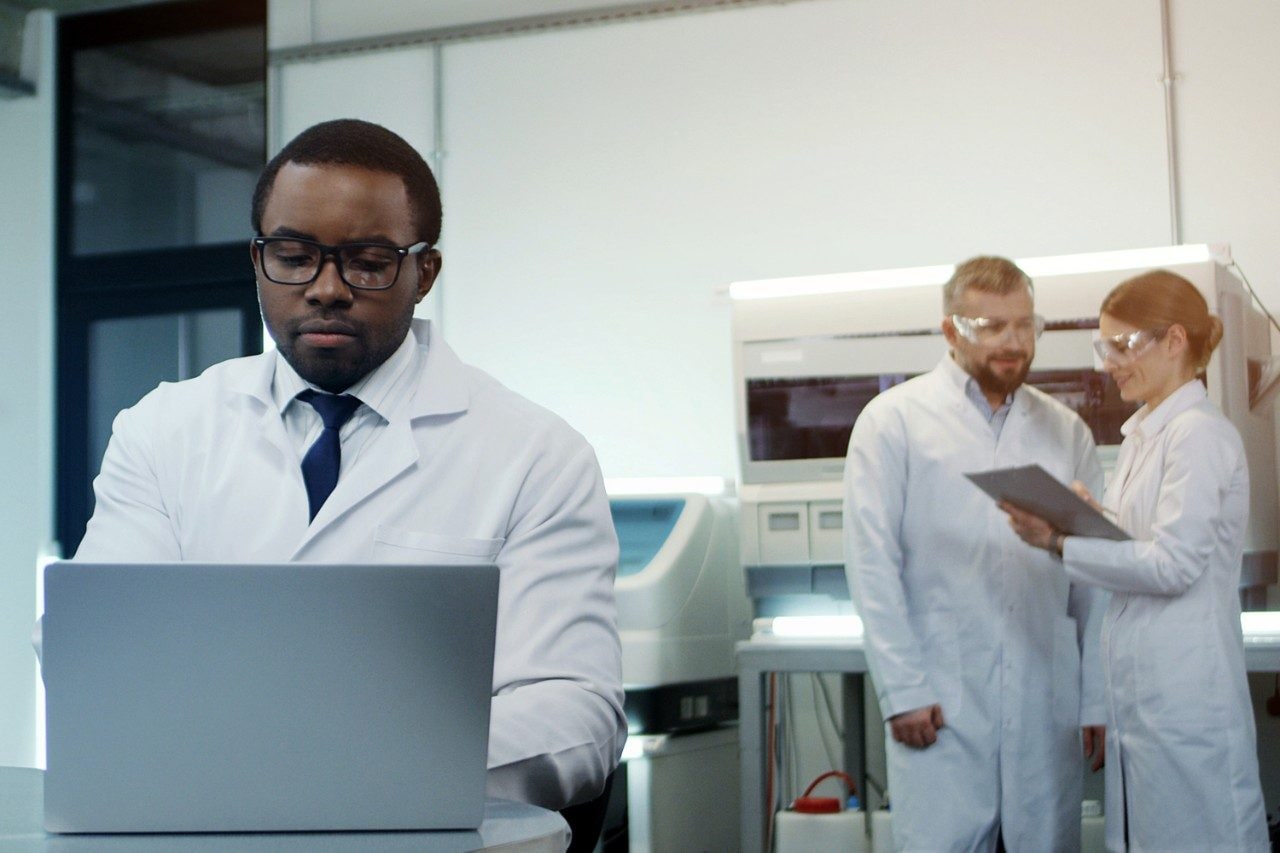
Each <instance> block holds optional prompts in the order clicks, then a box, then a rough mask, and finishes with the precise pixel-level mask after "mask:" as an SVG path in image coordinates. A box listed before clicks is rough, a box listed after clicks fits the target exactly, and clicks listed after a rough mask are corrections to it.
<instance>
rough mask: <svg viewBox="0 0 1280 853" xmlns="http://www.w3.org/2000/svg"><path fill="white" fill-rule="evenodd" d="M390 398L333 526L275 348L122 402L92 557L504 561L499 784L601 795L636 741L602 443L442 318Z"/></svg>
mask: <svg viewBox="0 0 1280 853" xmlns="http://www.w3.org/2000/svg"><path fill="white" fill-rule="evenodd" d="M411 334H413V335H415V336H416V338H417V340H418V342H419V345H420V346H421V347H425V348H426V352H425V361H424V366H423V369H422V374H421V376H420V378H419V379H418V381H417V383H416V386H415V387H416V390H415V392H414V393H413V394H408V395H405V398H404V399H401V400H397V401H394V402H392V403H391V404H389V405H390V408H391V414H389V415H388V419H389V421H390V422H389V423H388V424H385V425H383V426H381V427H378V428H376V429H377V431H376V432H375V433H374V434H372V435H370V437H369V438H368V439H367V441H366V444H365V445H364V447H363V448H362V449H361V451H360V454H359V455H358V456H357V457H356V458H355V460H354V461H353V462H352V464H351V467H350V468H349V469H344V471H343V474H342V478H341V479H340V480H339V482H338V484H337V487H336V488H335V490H334V491H333V493H332V495H331V496H330V497H329V499H328V501H327V502H326V503H325V504H324V506H323V507H322V508H321V510H320V512H319V514H318V515H317V516H316V518H315V521H314V522H313V523H311V524H308V521H307V516H308V512H307V496H306V492H305V490H304V487H303V481H302V474H301V470H300V468H299V464H300V459H299V454H298V450H297V449H296V448H295V447H294V446H293V445H291V444H290V442H289V439H288V437H287V436H286V433H285V429H284V425H283V422H282V419H281V417H280V412H279V410H278V409H277V408H276V407H275V406H274V405H273V403H272V398H271V380H272V375H273V365H274V360H275V355H274V354H268V355H263V356H253V357H249V358H242V359H236V360H233V361H228V362H224V363H222V364H218V365H215V366H214V367H212V368H210V369H209V370H208V371H206V372H205V373H204V374H203V375H201V376H200V377H198V378H196V379H193V380H190V381H187V382H179V383H176V384H170V383H165V384H162V385H161V386H160V387H158V388H157V389H156V390H154V391H152V392H151V393H150V394H148V395H147V396H146V397H144V398H143V399H142V400H141V401H140V402H139V403H138V404H137V405H136V406H134V407H133V408H131V409H128V410H126V411H124V412H121V413H120V415H119V416H118V417H117V418H116V420H115V424H114V427H113V433H112V437H111V442H110V445H109V446H108V448H107V452H106V455H105V458H104V459H103V463H102V471H101V473H100V475H99V476H98V478H97V479H96V480H95V482H94V492H95V494H96V497H97V507H96V509H95V511H94V516H93V519H92V520H91V521H90V522H89V526H88V530H87V531H86V533H85V537H84V540H83V541H82V542H81V544H80V548H79V550H78V551H77V553H76V559H77V560H83V561H94V562H113V561H178V560H203V561H217V562H285V561H298V562H316V563H333V562H355V563H362V562H368V563H455V564H456V563H464V564H465V563H477V564H482V563H496V564H497V565H498V567H499V568H500V570H501V581H500V592H499V603H498V630H497V646H496V652H495V662H494V674H493V693H494V699H493V708H492V722H491V726H490V742H489V768H490V770H489V786H488V787H489V794H490V795H491V796H499V797H506V798H509V799H516V800H522V801H526V802H531V803H535V804H538V805H543V806H547V807H550V808H561V807H563V806H565V805H566V804H568V803H571V802H578V801H582V800H584V799H587V798H590V797H591V796H594V795H595V794H596V793H598V791H599V790H600V788H601V786H602V785H603V783H604V779H605V776H606V775H607V774H608V773H609V772H610V771H611V770H612V769H613V768H614V767H615V766H616V764H617V760H618V757H619V755H620V754H621V750H622V745H623V743H624V741H625V739H626V721H625V718H624V716H623V713H622V687H621V648H620V645H619V641H618V634H617V629H616V619H615V609H614V599H613V581H614V573H615V571H616V566H617V560H618V544H617V538H616V536H615V534H614V529H613V523H612V519H611V517H610V513H609V505H608V500H607V498H606V496H605V493H604V485H603V482H602V479H601V476H600V470H599V466H598V465H597V463H596V458H595V454H594V453H593V451H592V449H591V447H590V446H589V445H588V444H587V442H586V441H585V439H583V437H582V436H581V435H579V434H578V433H576V432H574V431H573V430H572V429H571V428H570V427H569V426H568V425H567V424H565V423H564V422H563V421H562V420H560V419H559V418H557V417H556V416H555V415H553V414H551V413H550V412H547V411H546V410H544V409H542V408H540V407H538V406H535V405H534V404H532V403H530V402H528V401H527V400H525V399H523V398H521V397H519V396H518V395H516V394H514V393H512V392H511V391H509V390H507V389H506V388H504V387H503V386H502V385H500V384H498V383H497V382H496V381H494V380H493V379H492V378H491V377H489V376H488V375H486V374H484V373H483V372H481V371H479V370H477V369H475V368H472V367H469V366H467V365H464V364H463V363H462V362H461V361H459V360H458V357H457V356H456V355H454V353H453V351H452V350H451V349H449V347H448V346H447V345H446V344H445V343H444V341H443V340H442V339H441V338H440V336H439V335H438V334H436V333H435V332H434V330H433V329H432V328H431V326H430V324H429V323H428V322H426V321H414V324H413V331H412V332H411Z"/></svg>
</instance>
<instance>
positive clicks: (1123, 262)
mask: <svg viewBox="0 0 1280 853" xmlns="http://www.w3.org/2000/svg"><path fill="white" fill-rule="evenodd" d="M1214 259H1216V260H1218V261H1221V262H1222V263H1224V264H1225V263H1230V262H1231V252H1230V249H1229V248H1227V247H1226V246H1216V245H1215V246H1210V245H1207V244H1203V243H1198V244H1193V245H1187V246H1161V247H1156V248H1152V249H1125V250H1121V251H1114V252H1088V253H1084V254H1078V255H1051V256H1048V257H1043V258H1023V259H1021V260H1018V261H1015V263H1017V265H1018V266H1019V267H1021V268H1022V269H1023V271H1025V272H1026V274H1027V275H1029V276H1031V277H1032V278H1038V277H1040V276H1048V275H1071V274H1075V273H1088V272H1111V271H1113V270H1128V269H1148V268H1153V267H1166V266H1177V265H1179V264H1193V263H1197V262H1201V261H1208V260H1214ZM954 271H955V266H954V265H951V264H945V265H942V266H931V267H907V268H903V269H892V270H874V271H871V272H853V273H834V274H831V275H810V276H798V277H794V278H770V279H761V280H759V281H737V282H734V283H733V284H731V285H729V298H730V299H774V298H777V297H785V296H821V295H825V294H829V293H851V292H854V291H863V290H885V289H888V288H891V287H917V286H924V285H940V284H943V283H945V282H946V280H947V279H949V278H950V277H951V274H952V272H954Z"/></svg>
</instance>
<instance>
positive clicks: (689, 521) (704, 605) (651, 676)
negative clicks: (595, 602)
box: [604, 491, 750, 853]
mask: <svg viewBox="0 0 1280 853" xmlns="http://www.w3.org/2000/svg"><path fill="white" fill-rule="evenodd" d="M609 504H610V509H611V511H612V513H613V521H614V527H615V528H616V530H617V532H618V544H619V549H620V559H619V566H618V579H617V582H616V583H615V585H614V595H615V597H616V599H617V604H618V633H619V635H620V637H621V640H622V680H623V686H624V687H625V689H626V705H625V707H626V714H627V723H628V729H629V732H630V735H629V737H628V741H627V747H626V750H625V751H624V753H623V766H622V768H620V770H619V772H618V774H617V775H616V776H615V777H614V796H613V799H614V803H613V805H612V808H611V810H610V811H611V814H610V816H609V817H607V818H606V824H605V833H604V837H605V839H606V843H605V844H604V849H605V850H606V851H608V850H610V849H614V848H611V846H610V843H609V840H610V838H612V837H614V836H616V835H617V834H618V833H619V831H620V830H619V827H618V825H619V824H620V823H624V824H625V826H626V836H627V839H628V843H627V844H626V848H627V849H629V850H631V851H633V853H634V851H648V850H653V851H660V850H681V849H688V850H707V851H720V850H723V851H732V850H735V849H737V846H738V808H737V778H738V737H737V729H736V726H735V725H733V724H736V721H737V718H738V682H737V677H736V675H735V662H734V644H735V643H736V642H738V641H739V640H743V639H745V638H746V637H747V635H748V632H749V630H750V602H749V600H748V599H747V596H746V591H745V588H744V584H743V575H742V570H741V564H740V562H739V559H738V533H737V525H736V521H737V506H736V501H734V500H732V499H730V498H727V497H723V496H720V495H706V494H698V493H692V492H686V493H667V494H656V495H655V494H643V495H641V494H636V495H627V494H623V493H619V492H617V491H614V492H611V494H610V499H609ZM622 803H625V817H621V818H620V815H619V813H620V811H621V810H622V809H621V804H622ZM615 847H616V848H617V849H621V847H622V845H621V844H617V845H615Z"/></svg>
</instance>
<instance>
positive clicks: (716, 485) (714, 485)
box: [604, 477, 729, 496]
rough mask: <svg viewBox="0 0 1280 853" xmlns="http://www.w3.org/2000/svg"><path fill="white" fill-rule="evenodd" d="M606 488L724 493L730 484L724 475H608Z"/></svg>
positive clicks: (662, 492)
mask: <svg viewBox="0 0 1280 853" xmlns="http://www.w3.org/2000/svg"><path fill="white" fill-rule="evenodd" d="M604 490H605V491H606V492H608V493H609V494H611V495H618V496H625V495H672V494H687V493H689V492H692V493H694V494H699V495H723V494H726V493H728V491H729V489H728V485H727V483H726V482H725V479H724V478H723V477H606V478H605V481H604Z"/></svg>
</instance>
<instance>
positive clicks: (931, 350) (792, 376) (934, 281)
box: [730, 245, 1277, 616]
mask: <svg viewBox="0 0 1280 853" xmlns="http://www.w3.org/2000/svg"><path fill="white" fill-rule="evenodd" d="M1018 263H1019V265H1020V266H1021V267H1022V268H1023V269H1024V270H1025V271H1026V272H1027V273H1028V274H1029V275H1030V276H1031V277H1032V279H1033V280H1034V282H1035V288H1036V310H1037V311H1038V312H1039V313H1040V314H1043V315H1044V316H1045V317H1046V319H1047V321H1048V322H1047V324H1046V327H1045V328H1046V330H1045V333H1044V335H1043V337H1041V339H1040V340H1039V342H1038V343H1037V345H1036V357H1035V362H1034V364H1033V365H1032V370H1031V373H1030V375H1029V377H1028V382H1030V383H1031V384H1033V385H1035V386H1037V387H1039V388H1040V389H1041V390H1043V391H1045V392H1047V393H1049V394H1052V395H1053V396H1054V397H1057V398H1058V399H1059V400H1061V401H1062V402H1064V403H1066V404H1067V405H1068V406H1070V407H1072V408H1073V409H1075V410H1076V411H1077V412H1079V413H1080V415H1081V417H1083V418H1084V420H1085V421H1086V422H1087V423H1088V424H1089V426H1090V427H1091V428H1092V429H1093V434H1094V439H1095V441H1096V442H1097V444H1098V446H1099V450H1100V454H1101V456H1102V459H1103V466H1104V468H1106V469H1108V470H1109V468H1110V466H1111V465H1112V464H1113V463H1114V459H1115V453H1116V450H1117V448H1118V445H1119V443H1120V440H1121V436H1120V426H1121V424H1123V423H1124V421H1125V420H1126V419H1127V418H1128V417H1129V415H1130V414H1132V412H1133V411H1135V410H1136V406H1132V405H1130V404H1126V403H1125V402H1124V401H1122V400H1121V399H1120V398H1119V394H1118V392H1117V391H1116V389H1115V386H1114V384H1113V383H1111V382H1110V381H1109V380H1108V378H1107V377H1106V375H1105V374H1104V373H1103V372H1102V369H1101V368H1102V366H1101V365H1100V364H1098V363H1096V361H1095V358H1094V354H1093V349H1092V347H1091V345H1090V343H1091V340H1092V338H1093V337H1094V336H1096V334H1097V317H1098V306H1099V305H1100V304H1101V303H1102V299H1103V297H1104V296H1105V295H1106V294H1107V293H1108V292H1109V291H1110V290H1111V289H1112V288H1113V287H1115V286H1116V285H1117V284H1119V283H1120V282H1121V281H1123V280H1124V279H1126V278H1129V277H1131V276H1133V275H1136V274H1138V273H1140V272H1143V271H1145V270H1147V269H1151V268H1155V267H1161V268H1165V269H1169V270H1172V271H1173V272H1176V273H1178V274H1180V275H1182V276H1184V277H1186V278H1187V279H1188V280H1190V281H1191V282H1192V283H1194V284H1195V285H1196V286H1197V287H1198V288H1199V289H1200V290H1201V292H1202V293H1203V294H1204V295H1205V297H1206V299H1207V300H1208V303H1209V308H1210V310H1211V311H1213V312H1214V313H1216V314H1217V315H1218V316H1219V317H1221V318H1222V322H1223V325H1224V334H1223V338H1222V343H1221V345H1220V346H1219V348H1218V350H1217V351H1216V352H1215V353H1214V356H1213V359H1212V361H1211V362H1210V364H1209V368H1208V374H1207V377H1206V378H1207V385H1208V391H1209V395H1210V397H1211V398H1212V399H1213V401H1214V402H1215V403H1217V404H1218V406H1219V407H1220V408H1221V409H1222V410H1223V412H1225V413H1226V415H1227V417H1229V418H1230V419H1231V421H1232V423H1234V424H1235V425H1236V427H1237V429H1239V431H1240V434H1241V437H1242V438H1243V439H1244V443H1245V449H1246V452H1247V454H1248V458H1249V469H1250V471H1251V472H1253V473H1254V476H1253V477H1252V478H1251V482H1252V506H1251V507H1250V515H1249V519H1250V526H1249V532H1248V540H1247V544H1246V549H1245V550H1246V553H1245V558H1244V565H1243V567H1242V576H1241V591H1242V596H1243V599H1244V602H1245V606H1246V607H1247V608H1253V609H1256V608H1261V607H1263V606H1265V590H1266V586H1267V585H1268V584H1274V583H1275V582H1276V528H1277V523H1276V520H1277V519H1276V515H1277V499H1276V458H1275V453H1276V433H1275V412H1274V407H1273V406H1271V405H1270V397H1271V392H1272V391H1274V384H1273V381H1272V380H1273V377H1274V376H1275V374H1274V372H1273V360H1272V357H1271V335H1270V328H1269V326H1268V324H1267V321H1266V318H1265V317H1264V316H1263V314H1262V313H1261V312H1259V311H1258V310H1257V309H1256V308H1255V307H1254V306H1253V304H1252V302H1251V300H1250V297H1249V294H1248V292H1247V291H1246V290H1245V288H1244V287H1243V285H1242V284H1241V282H1240V280H1239V279H1238V278H1237V277H1236V276H1235V275H1234V274H1233V272H1232V271H1231V269H1230V264H1231V260H1230V251H1229V249H1227V248H1226V247H1225V246H1205V245H1195V246H1174V247H1168V248H1164V249H1152V250H1139V251H1126V252H1104V253H1098V254H1092V255H1067V256H1059V257H1051V258H1032V259H1027V260H1022V261H1019V262H1018ZM951 271H952V268H951V267H950V266H940V267H922V268H915V269H901V270H885V271H879V272H866V273H853V274H847V275H829V276H809V277H804V278H793V279H779V280H770V281H756V282H739V283H737V284H734V285H733V286H732V287H731V288H730V295H731V296H732V304H733V356H734V382H735V395H736V418H737V431H738V444H739V452H740V458H741V464H742V487H741V490H740V495H741V515H742V526H741V535H742V541H741V547H742V563H743V567H744V569H745V571H746V574H747V584H748V590H749V592H750V595H751V597H752V598H753V599H754V601H755V602H756V608H757V615H760V616H772V615H778V614H780V613H786V614H794V613H805V612H815V613H828V614H830V613H836V614H838V613H844V612H849V611H848V608H849V607H850V605H849V602H848V589H847V587H846V584H845V579H844V569H843V563H844V559H843V554H842V548H841V544H842V543H841V540H842V531H841V526H842V508H843V495H842V491H841V476H842V472H843V467H844V457H845V452H846V449H847V445H848V441H849V433H850V432H851V431H852V429H853V424H854V421H855V420H856V419H857V417H858V414H859V413H860V412H861V411H862V408H863V407H864V406H865V405H866V404H867V402H868V401H869V400H870V399H871V398H872V397H873V396H875V395H876V394H878V393H879V392H880V391H882V390H884V389H886V388H888V387H890V386H892V385H895V384H897V383H899V382H903V381H905V380H907V379H909V378H911V377H913V376H916V375H918V374H921V373H925V372H927V371H929V370H932V369H933V368H934V367H935V366H936V365H937V363H938V360H939V359H940V358H941V357H942V356H943V354H944V353H945V352H946V342H945V340H944V338H943V337H942V334H941V331H940V329H939V326H940V323H941V316H942V284H943V283H944V282H945V281H946V280H947V278H949V277H950V274H951Z"/></svg>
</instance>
